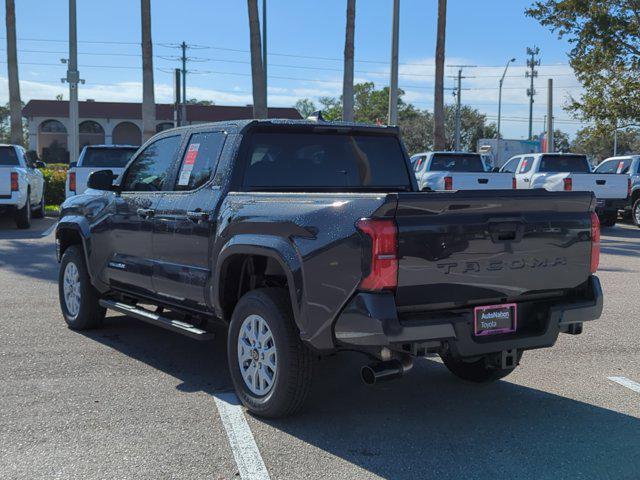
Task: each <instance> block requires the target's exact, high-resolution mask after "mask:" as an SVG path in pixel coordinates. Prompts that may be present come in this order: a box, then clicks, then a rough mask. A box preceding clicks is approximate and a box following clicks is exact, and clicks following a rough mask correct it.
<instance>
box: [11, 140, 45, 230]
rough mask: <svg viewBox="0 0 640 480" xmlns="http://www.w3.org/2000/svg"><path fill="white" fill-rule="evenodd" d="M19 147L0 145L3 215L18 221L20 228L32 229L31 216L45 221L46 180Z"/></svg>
mask: <svg viewBox="0 0 640 480" xmlns="http://www.w3.org/2000/svg"><path fill="white" fill-rule="evenodd" d="M44 166H45V165H44V163H42V162H39V161H38V162H32V161H31V160H29V159H28V158H27V155H26V152H25V151H24V148H22V147H21V146H19V145H0V213H4V212H7V213H9V214H11V215H13V217H14V218H15V221H16V225H17V227H18V228H29V227H30V226H31V216H32V215H33V216H34V217H36V218H42V217H44V177H43V176H42V172H40V170H38V168H43V167H44Z"/></svg>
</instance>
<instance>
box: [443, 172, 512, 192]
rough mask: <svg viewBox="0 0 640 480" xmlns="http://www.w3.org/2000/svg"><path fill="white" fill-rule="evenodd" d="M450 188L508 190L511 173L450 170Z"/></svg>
mask: <svg viewBox="0 0 640 480" xmlns="http://www.w3.org/2000/svg"><path fill="white" fill-rule="evenodd" d="M449 175H450V176H451V177H452V183H453V188H452V190H510V189H512V188H513V174H512V173H497V172H487V173H471V172H450V173H449Z"/></svg>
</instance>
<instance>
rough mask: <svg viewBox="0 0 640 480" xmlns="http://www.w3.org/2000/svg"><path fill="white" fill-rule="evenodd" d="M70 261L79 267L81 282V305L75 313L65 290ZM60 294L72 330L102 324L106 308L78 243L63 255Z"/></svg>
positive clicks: (62, 308)
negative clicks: (101, 304)
mask: <svg viewBox="0 0 640 480" xmlns="http://www.w3.org/2000/svg"><path fill="white" fill-rule="evenodd" d="M70 263H73V264H74V265H75V267H76V269H77V273H78V278H79V284H80V285H79V292H80V301H79V305H80V306H79V309H78V311H77V313H75V312H74V313H75V314H74V313H72V312H70V310H69V307H68V306H67V301H66V299H65V292H64V282H65V272H66V269H67V266H68V265H69V264H70ZM58 296H59V298H60V309H61V310H62V315H63V316H64V320H65V322H67V325H68V326H69V328H71V329H72V330H88V329H91V328H97V327H99V326H100V325H101V324H102V322H103V320H104V317H105V314H106V310H105V309H104V308H103V307H101V306H100V303H99V300H100V297H99V295H98V292H97V290H96V289H95V288H94V287H93V285H91V280H90V279H89V273H88V272H87V265H86V263H85V260H84V253H83V251H82V248H81V247H80V246H78V245H71V246H70V247H69V248H67V249H66V250H65V252H64V255H63V256H62V261H61V262H60V272H59V274H58Z"/></svg>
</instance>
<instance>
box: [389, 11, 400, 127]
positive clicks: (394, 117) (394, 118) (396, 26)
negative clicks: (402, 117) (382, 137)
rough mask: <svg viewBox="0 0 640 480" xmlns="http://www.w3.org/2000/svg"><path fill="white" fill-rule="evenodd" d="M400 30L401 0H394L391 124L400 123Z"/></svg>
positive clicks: (390, 101)
mask: <svg viewBox="0 0 640 480" xmlns="http://www.w3.org/2000/svg"><path fill="white" fill-rule="evenodd" d="M399 30H400V0H393V24H392V29H391V78H390V81H389V120H388V123H389V125H397V124H398V42H399V38H398V37H399Z"/></svg>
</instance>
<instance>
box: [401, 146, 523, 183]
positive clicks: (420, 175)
mask: <svg viewBox="0 0 640 480" xmlns="http://www.w3.org/2000/svg"><path fill="white" fill-rule="evenodd" d="M411 164H412V165H413V170H414V172H415V175H416V179H417V181H418V188H419V189H420V190H432V191H437V190H496V189H511V188H515V184H514V178H513V174H507V173H495V172H487V168H486V165H485V162H484V161H483V158H482V156H481V155H480V154H479V153H466V152H425V153H418V154H416V155H413V156H412V157H411Z"/></svg>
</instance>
